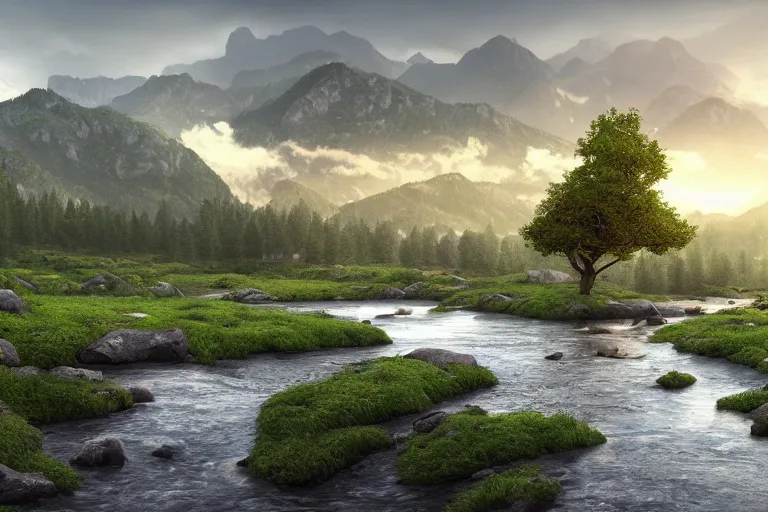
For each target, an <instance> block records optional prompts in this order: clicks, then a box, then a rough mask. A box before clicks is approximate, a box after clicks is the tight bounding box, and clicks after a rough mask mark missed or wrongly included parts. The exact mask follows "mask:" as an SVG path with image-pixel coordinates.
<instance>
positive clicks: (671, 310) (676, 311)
mask: <svg viewBox="0 0 768 512" xmlns="http://www.w3.org/2000/svg"><path fill="white" fill-rule="evenodd" d="M656 309H657V310H658V311H659V314H660V315H661V316H663V317H665V318H676V317H681V316H685V315H686V312H685V309H683V308H681V307H678V306H659V305H657V306H656ZM699 309H701V308H699Z"/></svg>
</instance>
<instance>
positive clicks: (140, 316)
mask: <svg viewBox="0 0 768 512" xmlns="http://www.w3.org/2000/svg"><path fill="white" fill-rule="evenodd" d="M123 316H129V317H131V318H139V319H141V318H149V315H148V314H146V313H123Z"/></svg>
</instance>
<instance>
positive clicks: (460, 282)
mask: <svg viewBox="0 0 768 512" xmlns="http://www.w3.org/2000/svg"><path fill="white" fill-rule="evenodd" d="M448 277H450V278H451V279H453V286H455V287H457V288H469V281H467V280H466V279H464V278H463V277H459V276H448Z"/></svg>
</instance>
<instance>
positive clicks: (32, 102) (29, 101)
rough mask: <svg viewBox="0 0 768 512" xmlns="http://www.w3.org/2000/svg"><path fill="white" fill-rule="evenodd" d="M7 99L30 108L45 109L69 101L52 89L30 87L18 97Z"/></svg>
mask: <svg viewBox="0 0 768 512" xmlns="http://www.w3.org/2000/svg"><path fill="white" fill-rule="evenodd" d="M9 101H12V102H18V103H22V104H24V105H26V106H27V107H28V108H32V109H46V110H47V109H51V108H53V107H55V106H57V105H62V104H67V103H69V102H67V100H66V99H64V98H63V97H61V96H59V95H58V94H56V93H55V92H54V91H53V90H52V89H30V90H28V91H27V92H25V93H24V94H22V95H21V96H19V97H18V98H16V99H13V100H9ZM6 103H7V102H6Z"/></svg>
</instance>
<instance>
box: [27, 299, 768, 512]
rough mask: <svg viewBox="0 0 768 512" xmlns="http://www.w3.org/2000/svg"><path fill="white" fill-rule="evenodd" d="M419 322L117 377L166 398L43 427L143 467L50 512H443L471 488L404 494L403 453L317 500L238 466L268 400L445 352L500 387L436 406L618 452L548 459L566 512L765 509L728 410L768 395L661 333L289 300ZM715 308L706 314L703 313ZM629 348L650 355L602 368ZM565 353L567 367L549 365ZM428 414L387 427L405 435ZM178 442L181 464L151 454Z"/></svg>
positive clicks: (388, 305) (87, 477)
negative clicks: (387, 363)
mask: <svg viewBox="0 0 768 512" xmlns="http://www.w3.org/2000/svg"><path fill="white" fill-rule="evenodd" d="M401 306H407V307H410V308H413V310H414V313H413V315H411V316H408V317H401V318H393V319H382V320H373V323H374V325H377V326H379V327H381V328H383V329H384V330H385V331H386V332H387V333H388V334H389V335H390V336H391V337H392V339H393V340H394V342H395V343H394V344H393V345H390V346H383V347H373V348H362V349H333V350H325V351H317V352H311V353H300V354H268V355H259V356H255V357H252V358H250V359H247V360H240V361H222V362H219V363H218V364H217V365H216V366H202V365H178V366H165V365H145V366H132V367H114V368H108V369H105V372H104V373H105V376H107V377H110V378H113V379H116V380H117V381H119V382H121V383H123V384H144V385H147V386H149V387H150V388H151V389H152V391H153V392H154V394H155V398H156V401H155V402H154V403H151V404H143V405H138V406H136V407H135V408H134V409H132V410H130V411H126V412H123V413H119V414H113V415H112V416H111V417H109V418H101V419H94V420H88V421H78V422H71V423H62V424H55V425H49V426H46V427H44V429H43V431H44V432H45V433H46V437H45V449H46V451H47V452H48V453H50V454H52V455H53V456H54V457H57V458H59V459H61V460H68V459H69V458H70V457H71V456H72V455H73V454H75V453H76V452H77V451H78V449H79V447H80V446H81V445H82V444H83V442H85V441H86V440H88V439H92V438H94V437H98V436H105V435H110V436H117V437H119V438H121V439H122V440H123V442H124V443H125V445H126V448H127V452H128V455H129V457H130V459H129V461H128V462H127V464H126V465H125V467H123V468H120V469H98V470H86V471H84V472H83V476H84V483H83V487H82V489H81V490H79V491H78V492H77V493H75V495H73V496H62V497H59V498H56V499H54V500H50V501H47V502H45V503H44V504H43V505H42V506H41V507H40V508H39V510H48V511H52V510H61V509H70V510H74V511H109V512H128V511H131V512H135V511H153V512H170V511H185V512H186V511H213V512H218V511H222V512H223V511H246V510H248V511H265V512H272V511H274V512H278V511H322V512H331V511H365V512H385V511H386V512H390V511H392V512H395V511H397V512H417V511H418V512H437V511H439V510H441V509H442V508H443V507H444V506H445V504H446V502H447V500H448V498H449V497H450V495H451V494H452V493H453V492H455V491H456V490H458V489H460V488H461V485H460V484H453V485H444V486H436V487H412V486H402V485H398V484H397V475H396V472H395V468H394V461H395V452H394V450H388V451H385V452H381V453H377V454H374V455H372V456H370V457H368V458H367V459H365V460H364V461H363V462H362V463H360V464H358V465H357V466H355V467H353V468H352V469H350V470H347V471H344V472H342V473H340V474H339V475H336V477H334V478H333V479H332V480H331V481H329V482H327V483H325V484H322V485H320V486H317V487H313V488H308V489H281V488H277V487H276V486H274V485H272V484H270V483H268V482H265V481H261V480H258V479H255V478H251V477H250V476H249V475H248V474H247V472H246V470H244V469H242V468H239V467H237V466H236V462H237V461H238V460H239V459H242V458H244V457H245V456H246V455H247V454H248V453H249V451H250V449H251V447H252V445H253V441H254V424H255V418H256V416H257V414H258V409H259V406H260V404H262V403H263V402H264V401H265V400H266V399H267V398H268V397H269V396H271V395H272V394H274V393H276V392H278V391H280V390H283V389H285V388H287V387H289V386H292V385H295V384H298V383H303V382H309V381H313V380H318V379H322V378H325V377H327V376H329V375H330V374H332V373H334V372H336V371H338V370H339V369H340V365H342V364H344V363H349V362H354V361H360V360H364V359H370V358H375V357H380V356H391V355H395V354H405V353H407V352H408V351H410V350H412V349H415V348H419V347H440V348H447V349H450V350H454V351H458V352H465V353H469V354H472V355H474V356H475V357H476V358H477V360H478V362H479V363H480V364H481V365H484V366H487V367H489V368H490V369H491V370H492V371H493V372H494V373H495V374H496V375H497V376H498V378H499V385H498V386H496V387H495V388H492V389H490V390H487V391H482V392H478V393H474V394H472V395H468V396H463V397H459V398H458V399H456V400H453V401H449V402H445V403H443V404H440V405H439V406H438V407H436V408H435V410H438V409H442V410H447V411H455V410H459V409H461V408H463V406H464V405H465V404H475V405H480V406H482V407H484V408H485V409H487V410H489V411H492V412H507V411H520V410H536V411H540V412H543V413H546V414H550V413H554V412H557V411H565V412H568V413H570V414H572V415H573V416H575V417H577V418H579V419H581V420H584V421H586V422H588V423H589V424H590V425H592V426H594V427H596V428H598V429H599V430H600V431H602V432H603V433H604V434H605V435H606V437H607V438H608V442H607V443H606V444H604V445H601V446H597V447H595V448H591V449H587V450H581V451H577V452H569V453H565V454H557V455H551V456H545V457H542V458H540V459H538V460H537V463H539V464H540V465H541V467H542V472H543V473H544V474H545V475H548V476H552V477H554V478H556V479H558V481H560V483H561V485H562V487H563V493H562V495H561V496H560V497H559V498H558V500H557V502H556V505H555V509H556V510H561V511H605V512H608V511H659V512H661V511H665V512H667V511H712V512H722V511H733V512H742V511H765V510H768V501H766V498H765V495H764V494H763V492H762V491H761V489H763V485H764V482H765V478H766V474H768V442H766V441H764V440H760V439H757V438H753V437H750V435H749V425H750V422H749V421H748V420H747V419H745V418H743V417H742V416H741V415H738V414H734V413H729V412H720V411H717V410H716V409H715V401H716V399H717V398H719V397H722V396H725V395H728V394H731V393H735V392H738V391H742V390H744V389H746V388H749V387H755V386H761V385H763V384H765V377H764V376H761V375H760V374H759V373H757V372H755V371H754V370H752V369H749V368H746V367H742V366H738V365H735V364H731V363H728V362H727V361H725V360H719V359H708V358H704V357H699V356H693V355H687V354H680V353H678V352H676V351H675V350H674V349H673V348H672V346H671V345H667V344H649V343H647V339H648V336H649V335H650V333H651V332H652V331H651V328H649V327H645V326H641V327H635V328H632V327H630V325H629V322H627V323H620V322H613V323H609V322H601V323H599V325H602V326H606V327H608V328H610V329H611V330H612V331H613V334H607V335H599V336H596V335H592V334H589V333H587V332H586V331H585V330H584V329H579V327H580V326H577V325H575V324H573V323H555V322H543V321H537V320H527V319H521V318H515V317H511V316H505V315H497V314H484V313H472V312H451V313H429V312H428V310H429V309H430V308H432V307H434V304H432V303H425V302H407V303H404V302H401V301H399V302H397V303H393V302H359V303H355V302H352V303H345V302H328V303H307V304H291V305H289V306H288V308H289V309H291V310H298V311H314V310H325V311H327V312H328V313H331V314H333V315H336V316H341V317H347V318H352V319H355V320H358V321H359V320H364V319H373V318H374V316H376V315H377V314H381V313H391V312H393V311H394V309H395V308H396V307H401ZM705 307H706V306H705ZM604 344H607V345H609V346H619V347H620V348H621V349H622V350H623V351H626V352H628V353H629V354H630V355H631V356H638V357H639V356H642V357H639V358H636V359H606V358H600V357H595V356H594V354H595V352H596V350H597V348H599V347H600V346H602V345H604ZM557 351H559V352H563V353H564V354H565V357H564V358H563V359H562V360H560V361H548V360H545V359H544V356H545V355H547V354H550V353H552V352H557ZM670 370H679V371H684V372H689V373H692V374H693V375H695V376H696V377H697V378H698V382H697V383H696V384H695V385H693V386H692V387H690V388H688V389H685V390H682V391H665V390H662V389H661V388H660V387H658V386H657V385H656V384H655V382H654V381H655V379H656V378H657V377H659V376H661V375H663V374H664V373H666V372H668V371H670ZM416 417H418V415H415V416H410V417H407V418H403V419H401V420H398V421H396V422H393V423H391V424H388V425H387V426H388V427H389V428H390V429H391V430H392V431H393V432H399V431H407V430H408V428H409V426H410V423H411V422H412V421H413V420H414V419H415V418H416ZM162 444H170V445H174V446H176V447H177V448H178V450H179V454H178V455H176V456H175V457H174V459H173V460H164V459H158V458H155V457H152V456H151V453H152V451H153V450H154V449H155V448H157V447H159V446H160V445H162Z"/></svg>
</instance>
